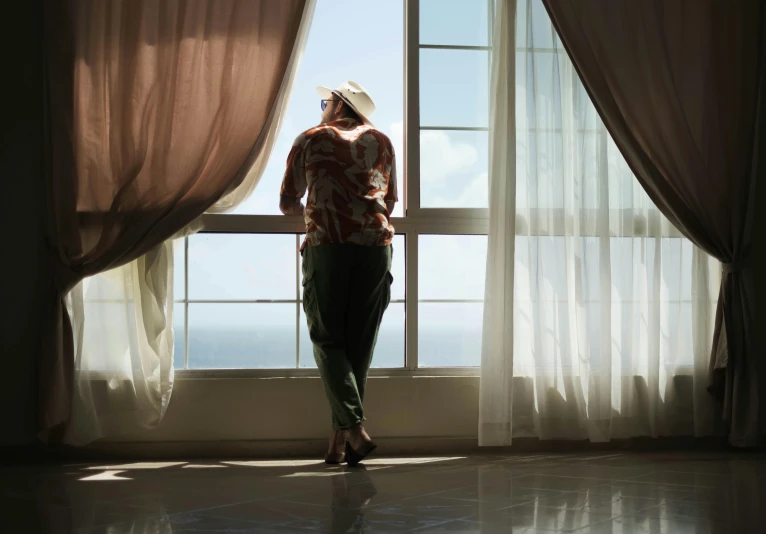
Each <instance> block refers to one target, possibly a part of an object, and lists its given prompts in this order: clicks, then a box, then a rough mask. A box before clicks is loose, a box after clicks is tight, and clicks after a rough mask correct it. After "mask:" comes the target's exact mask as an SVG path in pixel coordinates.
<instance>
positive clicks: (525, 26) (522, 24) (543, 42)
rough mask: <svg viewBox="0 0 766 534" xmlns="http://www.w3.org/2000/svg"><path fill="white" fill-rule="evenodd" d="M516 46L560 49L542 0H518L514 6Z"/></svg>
mask: <svg viewBox="0 0 766 534" xmlns="http://www.w3.org/2000/svg"><path fill="white" fill-rule="evenodd" d="M516 46H518V47H522V48H553V47H561V42H560V41H559V39H558V36H557V35H556V30H555V29H554V28H553V24H551V19H550V17H548V12H547V11H546V10H545V6H544V5H543V2H542V0H518V2H517V4H516Z"/></svg>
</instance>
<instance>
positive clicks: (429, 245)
mask: <svg viewBox="0 0 766 534" xmlns="http://www.w3.org/2000/svg"><path fill="white" fill-rule="evenodd" d="M418 253H419V266H418V292H419V295H418V296H419V299H420V300H445V299H483V298H484V276H485V274H484V271H485V265H486V261H487V236H485V235H421V236H420V241H419V247H418Z"/></svg>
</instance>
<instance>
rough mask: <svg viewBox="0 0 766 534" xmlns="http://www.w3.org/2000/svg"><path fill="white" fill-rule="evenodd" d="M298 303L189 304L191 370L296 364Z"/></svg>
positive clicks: (282, 367) (259, 367) (289, 365)
mask: <svg viewBox="0 0 766 534" xmlns="http://www.w3.org/2000/svg"><path fill="white" fill-rule="evenodd" d="M295 320H296V315H295V304H190V305H189V368H190V369H268V368H279V369H285V368H292V367H295V349H296V347H295V341H296V340H295V335H296V330H295V326H296V325H295Z"/></svg>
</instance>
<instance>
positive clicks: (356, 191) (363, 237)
mask: <svg viewBox="0 0 766 534" xmlns="http://www.w3.org/2000/svg"><path fill="white" fill-rule="evenodd" d="M307 189H308V199H307V200H306V211H305V218H306V239H305V241H304V242H303V245H302V246H301V250H303V248H304V247H306V246H309V247H311V246H316V245H323V244H326V243H350V244H356V245H371V246H385V245H390V244H391V240H392V239H393V237H394V227H393V226H392V225H391V222H390V217H391V214H390V213H389V212H388V209H387V208H386V202H392V201H398V200H399V199H398V196H397V185H396V160H395V156H394V147H393V145H392V144H391V140H390V139H389V138H388V137H387V136H386V135H385V134H383V133H382V132H379V131H378V130H376V129H374V128H373V127H371V126H367V125H365V124H362V123H360V122H358V121H356V120H353V119H348V118H346V119H340V120H337V121H332V122H328V123H326V124H320V125H319V126H316V127H314V128H311V129H309V130H306V131H305V132H303V133H302V134H301V135H299V136H298V137H297V138H296V139H295V142H294V143H293V148H292V150H290V155H289V156H288V157H287V170H286V171H285V177H284V180H283V181H282V188H281V190H280V195H281V196H288V197H294V198H296V199H300V198H303V195H304V194H305V193H306V190H307Z"/></svg>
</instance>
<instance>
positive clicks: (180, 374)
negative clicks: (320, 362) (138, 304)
mask: <svg viewBox="0 0 766 534" xmlns="http://www.w3.org/2000/svg"><path fill="white" fill-rule="evenodd" d="M480 373H481V370H480V369H479V368H478V367H438V368H432V369H428V368H425V369H415V370H411V369H370V373H369V376H370V377H371V378H400V377H412V378H418V377H476V378H478V377H479V376H480ZM175 377H176V379H180V380H220V379H232V378H233V379H242V378H248V379H249V378H253V379H255V378H260V379H275V378H319V371H317V370H316V369H178V370H176V372H175Z"/></svg>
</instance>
